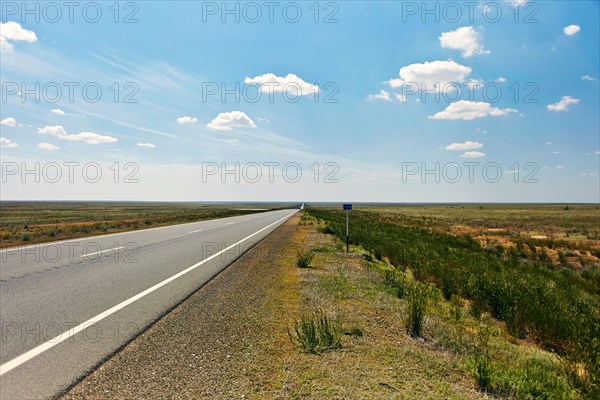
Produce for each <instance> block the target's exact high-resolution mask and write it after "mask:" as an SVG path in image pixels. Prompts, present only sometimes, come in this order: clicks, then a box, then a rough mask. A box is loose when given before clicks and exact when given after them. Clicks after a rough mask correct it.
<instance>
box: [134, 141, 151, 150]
mask: <svg viewBox="0 0 600 400" xmlns="http://www.w3.org/2000/svg"><path fill="white" fill-rule="evenodd" d="M137 147H147V148H149V149H154V148H155V147H156V145H155V144H152V143H141V142H138V144H137Z"/></svg>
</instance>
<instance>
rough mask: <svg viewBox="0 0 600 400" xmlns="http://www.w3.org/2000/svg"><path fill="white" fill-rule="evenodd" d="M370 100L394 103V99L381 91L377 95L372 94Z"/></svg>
mask: <svg viewBox="0 0 600 400" xmlns="http://www.w3.org/2000/svg"><path fill="white" fill-rule="evenodd" d="M367 98H368V99H369V100H383V101H392V97H391V96H390V94H389V93H388V92H386V91H385V90H380V91H379V93H377V94H370V95H369V97H367Z"/></svg>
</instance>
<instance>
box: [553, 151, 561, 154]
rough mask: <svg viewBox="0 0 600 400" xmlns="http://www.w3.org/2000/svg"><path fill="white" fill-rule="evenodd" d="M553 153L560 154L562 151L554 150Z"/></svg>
mask: <svg viewBox="0 0 600 400" xmlns="http://www.w3.org/2000/svg"><path fill="white" fill-rule="evenodd" d="M552 154H560V151H553V152H552Z"/></svg>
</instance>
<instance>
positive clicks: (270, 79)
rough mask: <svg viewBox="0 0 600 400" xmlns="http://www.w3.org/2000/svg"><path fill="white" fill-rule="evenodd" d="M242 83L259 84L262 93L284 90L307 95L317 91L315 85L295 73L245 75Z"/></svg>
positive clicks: (291, 93)
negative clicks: (251, 76)
mask: <svg viewBox="0 0 600 400" xmlns="http://www.w3.org/2000/svg"><path fill="white" fill-rule="evenodd" d="M244 83H245V84H247V85H250V84H256V85H259V86H260V88H261V90H262V91H263V92H264V93H275V92H283V91H285V92H286V93H289V95H290V96H308V95H310V94H314V93H318V92H319V87H318V86H317V85H315V84H312V83H308V82H306V81H304V80H303V79H302V78H300V77H299V76H298V75H296V74H287V75H286V76H285V77H283V76H277V75H275V74H273V73H267V74H263V75H258V76H255V77H254V78H250V77H248V76H247V77H246V78H245V79H244Z"/></svg>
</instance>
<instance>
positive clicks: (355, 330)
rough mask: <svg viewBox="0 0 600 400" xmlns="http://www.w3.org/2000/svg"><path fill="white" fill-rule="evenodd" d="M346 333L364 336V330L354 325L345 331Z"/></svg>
mask: <svg viewBox="0 0 600 400" xmlns="http://www.w3.org/2000/svg"><path fill="white" fill-rule="evenodd" d="M344 335H348V336H358V337H362V335H363V331H362V329H360V328H359V327H357V326H352V327H350V328H348V329H346V331H345V332H344Z"/></svg>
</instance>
